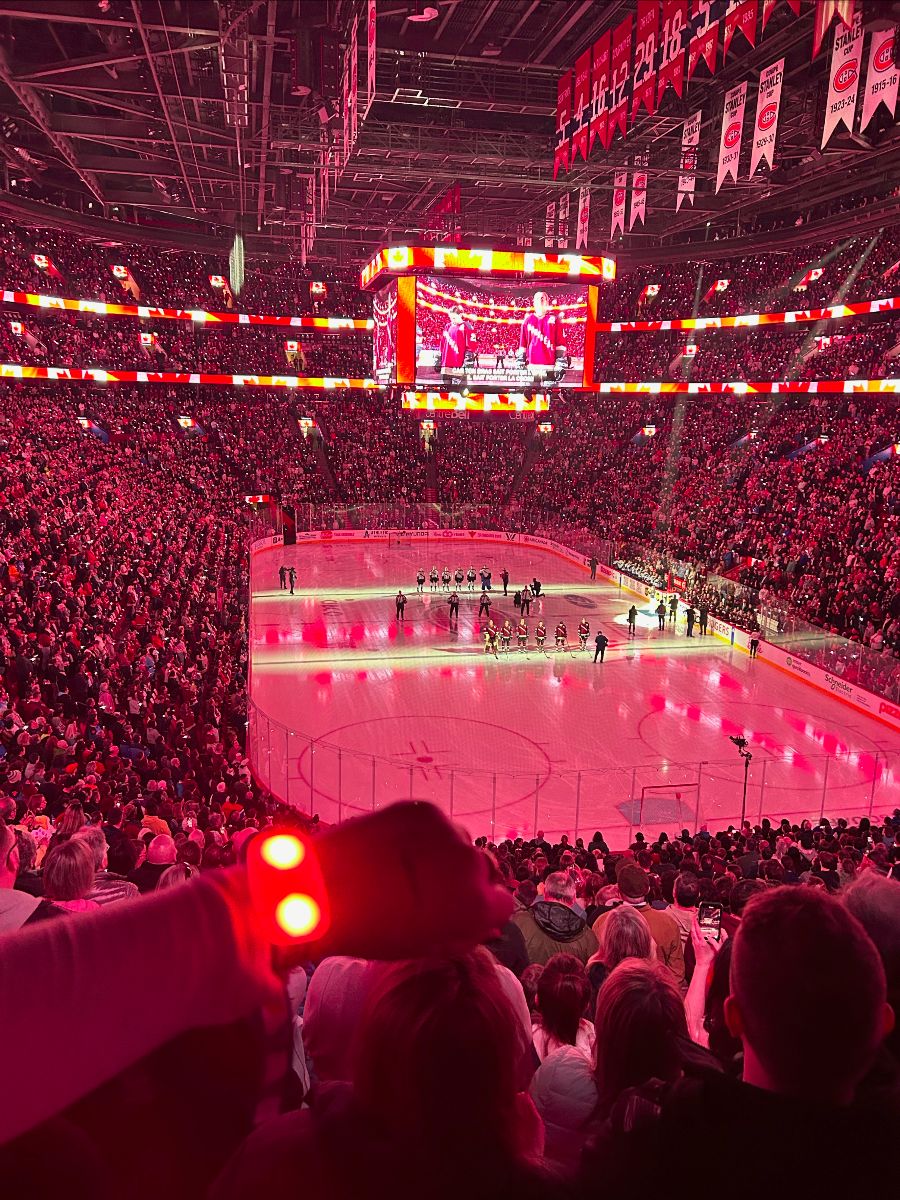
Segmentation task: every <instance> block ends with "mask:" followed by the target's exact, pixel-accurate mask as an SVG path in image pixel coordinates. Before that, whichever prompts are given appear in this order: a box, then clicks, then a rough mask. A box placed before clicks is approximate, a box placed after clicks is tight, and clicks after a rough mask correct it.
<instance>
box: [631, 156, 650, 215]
mask: <svg viewBox="0 0 900 1200" xmlns="http://www.w3.org/2000/svg"><path fill="white" fill-rule="evenodd" d="M649 158H650V156H649V154H647V153H645V154H636V155H635V156H634V165H635V168H636V170H635V171H634V174H633V175H632V176H631V213H630V215H629V217H628V232H629V233H631V231H632V229H634V225H635V222H636V221H640V223H641V224H642V225H643V224H644V217H645V216H646V213H647V163H648V161H649Z"/></svg>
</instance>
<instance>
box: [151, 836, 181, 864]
mask: <svg viewBox="0 0 900 1200" xmlns="http://www.w3.org/2000/svg"><path fill="white" fill-rule="evenodd" d="M177 854H178V848H177V847H176V845H175V839H174V838H173V837H170V835H169V834H168V833H158V834H157V835H156V837H155V838H153V840H152V841H151V842H150V845H149V846H148V848H147V862H148V863H152V864H153V865H154V866H155V867H170V866H171V865H172V864H173V863H174V862H175V859H176V857H177Z"/></svg>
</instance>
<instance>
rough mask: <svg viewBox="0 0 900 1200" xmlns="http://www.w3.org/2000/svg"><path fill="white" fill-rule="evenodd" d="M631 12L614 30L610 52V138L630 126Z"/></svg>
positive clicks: (622, 132) (623, 132)
mask: <svg viewBox="0 0 900 1200" xmlns="http://www.w3.org/2000/svg"><path fill="white" fill-rule="evenodd" d="M631 26H632V18H631V13H629V14H628V16H627V17H626V18H625V20H624V21H622V23H621V24H620V25H617V26H616V28H615V29H614V30H613V35H612V51H611V53H610V69H609V73H610V88H611V91H612V98H611V100H610V105H609V140H610V142H611V141H612V139H613V135H614V133H615V131H616V129H617V128H618V130H619V132H620V133H621V135H622V137H624V136H625V133H626V130H627V128H628V93H627V85H628V78H629V76H630V74H631Z"/></svg>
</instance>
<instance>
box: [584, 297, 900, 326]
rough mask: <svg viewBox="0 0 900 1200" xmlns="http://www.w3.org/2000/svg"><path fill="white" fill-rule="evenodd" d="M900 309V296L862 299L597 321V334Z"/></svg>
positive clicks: (796, 321) (787, 322)
mask: <svg viewBox="0 0 900 1200" xmlns="http://www.w3.org/2000/svg"><path fill="white" fill-rule="evenodd" d="M890 312H900V296H886V297H884V298H883V299H881V300H862V301H860V303H858V304H831V305H829V306H828V307H827V308H802V309H797V310H795V311H793V312H770V313H742V314H741V315H740V316H736V317H678V318H672V320H670V321H597V323H596V329H597V332H598V333H663V332H665V331H666V330H675V329H756V328H757V326H759V325H800V324H803V323H804V322H807V321H840V320H843V319H844V318H845V317H869V316H874V315H876V314H878V313H890Z"/></svg>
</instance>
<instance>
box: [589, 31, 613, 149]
mask: <svg viewBox="0 0 900 1200" xmlns="http://www.w3.org/2000/svg"><path fill="white" fill-rule="evenodd" d="M611 38H612V32H611V30H609V29H607V31H606V33H604V35H603V36H602V37H599V38H597V40H596V42H594V45H593V47H592V48H591V136H590V141H589V144H588V153H589V154H591V153H593V150H594V142H595V141H597V140H598V139H599V141H600V145H601V146H602V147H603V149H604V150H608V149H609V143H610V140H611V139H610V136H609V122H608V119H607V118H608V116H609V52H610V40H611Z"/></svg>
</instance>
